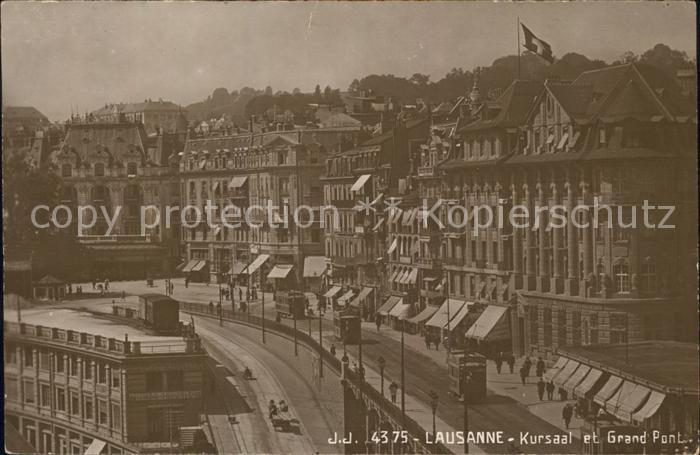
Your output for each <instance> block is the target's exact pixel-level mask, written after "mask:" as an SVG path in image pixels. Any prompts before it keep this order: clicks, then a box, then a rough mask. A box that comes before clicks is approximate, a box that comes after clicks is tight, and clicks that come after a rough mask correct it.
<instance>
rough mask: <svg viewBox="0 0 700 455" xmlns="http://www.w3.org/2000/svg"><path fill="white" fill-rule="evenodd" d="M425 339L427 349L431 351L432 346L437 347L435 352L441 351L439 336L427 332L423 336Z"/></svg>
mask: <svg viewBox="0 0 700 455" xmlns="http://www.w3.org/2000/svg"><path fill="white" fill-rule="evenodd" d="M423 338H424V339H425V347H426V348H428V350H430V346H432V345H435V350H436V351H439V350H440V336H439V335H434V334H432V333H430V332H428V331H427V330H426V332H425V334H424V335H423Z"/></svg>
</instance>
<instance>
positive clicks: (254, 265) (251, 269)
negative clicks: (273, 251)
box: [243, 254, 270, 275]
mask: <svg viewBox="0 0 700 455" xmlns="http://www.w3.org/2000/svg"><path fill="white" fill-rule="evenodd" d="M268 259H270V255H269V254H260V255H258V257H256V258H255V260H253V262H251V263H250V265H249V266H248V267H246V269H245V270H244V271H243V273H245V274H248V275H252V274H253V273H255V271H256V270H258V269H259V268H260V266H261V265H263V264H264V263H265V262H266V261H267V260H268Z"/></svg>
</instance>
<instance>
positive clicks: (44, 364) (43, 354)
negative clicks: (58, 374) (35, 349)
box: [39, 349, 51, 371]
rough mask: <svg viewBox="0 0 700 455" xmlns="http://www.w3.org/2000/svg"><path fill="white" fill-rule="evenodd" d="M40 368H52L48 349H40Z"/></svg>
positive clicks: (47, 369)
mask: <svg viewBox="0 0 700 455" xmlns="http://www.w3.org/2000/svg"><path fill="white" fill-rule="evenodd" d="M39 369H40V370H44V371H49V370H51V357H50V356H49V351H48V350H46V349H42V350H40V351H39Z"/></svg>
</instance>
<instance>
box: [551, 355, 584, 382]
mask: <svg viewBox="0 0 700 455" xmlns="http://www.w3.org/2000/svg"><path fill="white" fill-rule="evenodd" d="M579 365H580V364H579V363H578V362H576V361H575V360H569V361H568V362H566V365H564V368H562V369H561V371H560V372H559V374H558V375H556V376H555V377H554V379H553V381H554V384H555V385H557V386H558V387H562V386H563V385H564V383H565V382H566V381H567V379H569V378H570V377H571V375H572V374H574V371H576V369H577V368H578V366H579Z"/></svg>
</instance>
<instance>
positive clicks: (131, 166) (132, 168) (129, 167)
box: [126, 162, 138, 176]
mask: <svg viewBox="0 0 700 455" xmlns="http://www.w3.org/2000/svg"><path fill="white" fill-rule="evenodd" d="M137 170H138V166H137V165H136V163H134V162H130V163H127V164H126V175H128V176H132V175H133V176H135V175H136V172H137Z"/></svg>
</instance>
